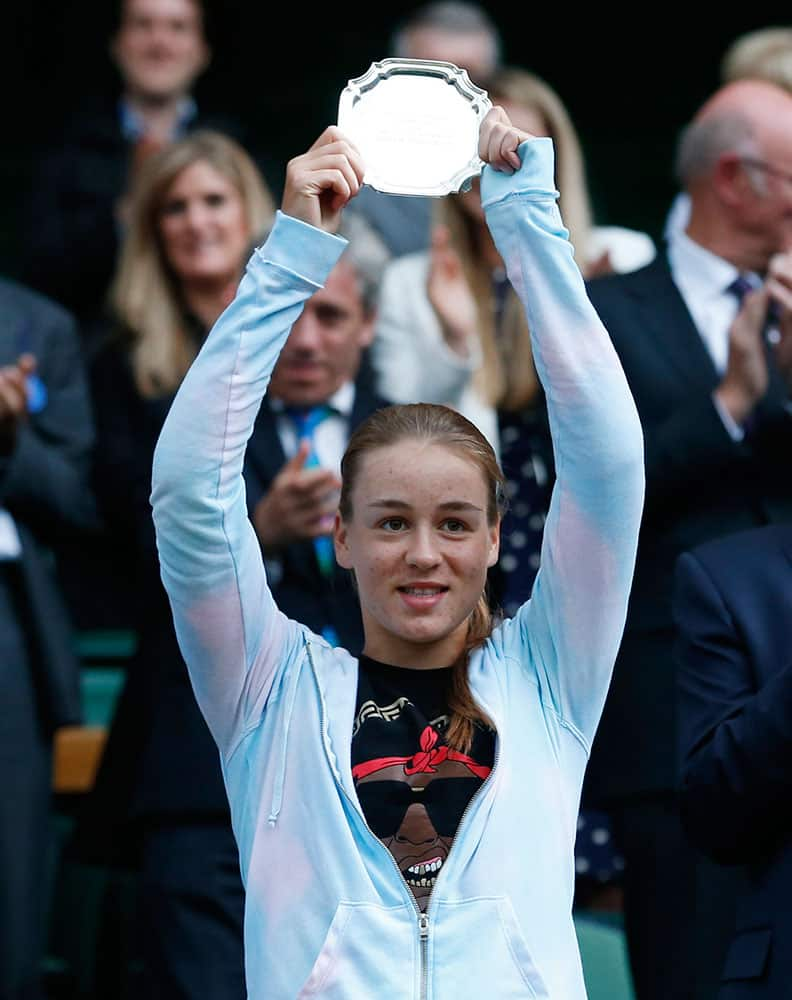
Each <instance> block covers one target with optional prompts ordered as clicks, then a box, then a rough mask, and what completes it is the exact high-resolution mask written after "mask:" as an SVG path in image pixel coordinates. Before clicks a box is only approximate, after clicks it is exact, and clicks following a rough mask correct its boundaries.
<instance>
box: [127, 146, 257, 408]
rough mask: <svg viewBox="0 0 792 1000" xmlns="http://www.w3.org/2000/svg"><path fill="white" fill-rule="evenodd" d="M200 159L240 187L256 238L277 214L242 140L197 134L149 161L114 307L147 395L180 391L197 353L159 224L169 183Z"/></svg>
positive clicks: (134, 198) (136, 197)
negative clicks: (186, 325) (179, 387)
mask: <svg viewBox="0 0 792 1000" xmlns="http://www.w3.org/2000/svg"><path fill="white" fill-rule="evenodd" d="M198 162H204V163H208V164H209V165H210V166H211V167H213V168H214V169H215V170H216V171H217V172H218V173H219V174H222V176H223V177H224V178H226V179H227V180H228V181H230V182H231V184H232V185H233V186H234V188H235V189H236V191H237V192H238V193H239V195H240V198H241V199H242V204H243V206H244V210H245V216H246V219H247V225H248V231H249V233H250V240H251V244H252V243H253V242H254V241H255V240H256V239H257V238H258V237H259V236H261V235H262V234H263V233H264V231H265V229H266V227H267V226H268V225H269V224H270V223H271V221H272V218H273V216H274V203H273V200H272V196H271V195H270V193H269V191H268V190H267V188H266V186H265V184H264V181H263V180H262V178H261V176H260V174H259V172H258V169H257V168H256V166H255V164H254V163H253V161H252V160H251V158H250V157H249V156H248V154H247V153H246V152H245V150H244V149H243V148H242V147H241V146H240V145H239V144H238V143H237V142H235V141H234V140H233V139H231V138H229V137H228V136H226V135H222V134H221V133H219V132H210V131H199V132H194V133H192V134H191V135H189V136H187V137H186V138H184V139H180V140H179V141H177V142H174V143H172V144H171V145H169V146H167V147H166V148H165V149H163V150H161V151H160V152H158V153H155V154H153V155H152V156H151V157H150V158H149V159H148V160H146V162H145V163H144V164H143V166H142V167H141V170H140V174H139V176H138V177H137V178H136V181H135V184H134V187H133V190H132V193H131V217H130V220H129V225H128V229H127V233H126V237H125V239H124V243H123V246H122V250H121V257H120V260H119V264H118V269H117V271H116V277H115V280H114V282H113V285H112V288H111V290H110V305H111V308H112V310H113V313H114V315H115V317H116V319H117V320H118V321H119V322H120V323H121V324H122V326H123V327H124V329H125V331H126V332H127V334H128V335H129V336H130V338H131V340H132V365H133V369H134V373H135V381H136V383H137V386H138V389H139V391H140V392H141V393H142V395H144V396H147V397H152V396H161V395H166V394H168V393H171V392H174V391H175V390H176V389H177V388H178V386H179V384H180V382H181V380H182V379H183V378H184V375H185V374H186V372H187V369H188V368H189V366H190V364H191V363H192V361H193V359H194V357H195V353H196V347H195V345H194V343H193V342H192V340H191V338H190V337H189V336H188V333H187V331H186V329H185V325H184V307H183V304H182V301H181V298H180V294H179V287H178V281H177V279H176V276H175V275H174V274H173V272H172V270H171V268H170V267H169V265H168V262H167V260H166V258H165V253H164V250H163V246H162V240H161V237H160V229H159V223H160V213H161V211H162V206H163V202H164V200H165V197H166V195H167V192H168V190H169V188H170V187H171V185H172V184H173V182H174V181H175V180H176V178H177V177H178V175H179V174H180V173H182V171H183V170H186V169H187V167H190V166H192V165H193V164H194V163H198ZM242 264H243V261H240V268H241V267H242Z"/></svg>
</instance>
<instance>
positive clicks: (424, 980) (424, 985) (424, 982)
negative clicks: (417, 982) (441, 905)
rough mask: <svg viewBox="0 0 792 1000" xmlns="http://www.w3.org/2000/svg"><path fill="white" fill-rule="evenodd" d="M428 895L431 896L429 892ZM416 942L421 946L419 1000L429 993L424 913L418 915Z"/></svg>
mask: <svg viewBox="0 0 792 1000" xmlns="http://www.w3.org/2000/svg"><path fill="white" fill-rule="evenodd" d="M408 888H409V887H408ZM429 896H430V898H431V893H429ZM427 905H428V903H427ZM418 942H419V944H420V948H421V1000H426V998H427V996H428V993H429V917H427V915H426V914H425V913H421V914H420V915H419V917H418Z"/></svg>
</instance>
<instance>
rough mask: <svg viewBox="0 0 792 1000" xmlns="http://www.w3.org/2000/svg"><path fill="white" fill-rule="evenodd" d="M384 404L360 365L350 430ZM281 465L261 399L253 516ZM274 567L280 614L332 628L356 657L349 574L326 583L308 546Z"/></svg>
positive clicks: (295, 548) (250, 481)
mask: <svg viewBox="0 0 792 1000" xmlns="http://www.w3.org/2000/svg"><path fill="white" fill-rule="evenodd" d="M385 405H386V403H385V401H384V400H383V399H382V398H380V397H379V396H377V395H376V393H375V391H374V389H373V387H372V384H371V378H370V375H369V372H368V368H367V366H366V365H365V364H364V366H363V368H362V370H361V375H360V376H359V377H358V380H357V382H356V385H355V402H354V405H353V408H352V415H351V418H350V429H351V430H354V429H355V428H356V427H357V426H358V424H360V423H361V422H362V421H363V420H365V419H366V417H368V416H369V415H370V414H371V413H373V412H374V410H376V409H379V408H380V407H381V406H385ZM285 461H286V456H285V455H284V453H283V447H282V446H281V443H280V438H279V437H278V432H277V426H276V421H275V415H274V413H273V411H272V409H271V407H270V405H269V401H268V400H267V398H266V397H265V398H264V401H263V402H262V404H261V409H260V411H259V415H258V418H257V420H256V424H255V427H254V429H253V436H252V437H251V439H250V441H249V443H248V450H247V455H246V458H245V469H244V475H245V487H246V490H247V502H248V510H249V511H250V512H251V514H252V512H253V509H254V508H255V506H256V504H257V503H258V502H259V500H261V498H262V497H263V496H264V494H265V493H266V492H267V491H268V490H269V488H270V486H271V484H272V481H273V479H274V478H275V476H276V475H277V474H278V472H279V471H280V469H281V467H282V466H283V464H284V463H285ZM278 562H279V563H280V566H279V579H278V580H277V581H273V584H272V592H273V595H274V597H275V602H276V604H277V605H278V607H279V608H280V609H281V611H283V612H284V614H286V615H288V617H289V618H294V619H295V620H296V621H299V622H302V623H303V624H305V625H307V626H308V627H309V628H311V629H313V630H314V631H315V632H318V633H320V634H321V632H322V629H323V628H324V627H325V626H327V625H331V626H333V628H334V629H335V630H336V632H337V634H338V637H339V640H340V643H341V645H342V646H344V647H345V648H346V649H348V650H349V651H350V652H351V653H352V654H353V655H355V656H357V655H358V653H359V652H360V650H361V649H362V648H363V623H362V620H361V617H360V607H359V604H358V598H357V594H356V592H355V590H354V587H353V585H352V579H351V576H350V574H349V573H348V572H347V571H346V570H343V569H341V568H340V567H338V566H334V569H333V575H332V577H331V578H330V580H329V581H328V580H326V579H325V578H324V577H323V576H322V574H321V573H320V571H319V565H318V562H317V559H316V553H315V551H314V547H313V545H312V544H311V542H296V543H294V544H292V545H290V546H288V548H287V549H286V550H285V551H284V552H283V553H282V554H280V556H279V557H278Z"/></svg>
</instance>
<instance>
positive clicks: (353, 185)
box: [281, 125, 364, 233]
mask: <svg viewBox="0 0 792 1000" xmlns="http://www.w3.org/2000/svg"><path fill="white" fill-rule="evenodd" d="M363 173H364V167H363V160H362V158H361V156H360V152H359V151H358V150H357V149H356V148H355V146H353V145H352V143H351V142H350V141H349V140H348V139H347V138H346V137H345V136H344V134H343V132H341V130H340V129H339V128H337V127H336V126H335V125H331V126H330V127H329V128H326V129H325V130H324V132H322V134H321V135H320V136H319V138H318V139H317V140H316V142H315V143H314V144H313V146H311V148H310V149H309V150H308V152H307V153H303V154H302V156H296V157H295V158H294V159H293V160H290V161H289V164H288V166H287V168H286V184H285V188H284V192H283V202H282V205H281V209H282V210H283V212H285V213H286V215H291V216H292V217H293V218H295V219H300V220H301V221H302V222H307V223H308V224H309V225H311V226H315V227H316V228H317V229H324V230H325V232H328V233H334V232H336V230H337V229H338V226H339V224H340V222H341V213H342V210H343V208H344V206H345V205H346V204H347V202H348V201H349V200H350V199H351V198H354V197H355V195H356V194H357V193H358V191H359V190H360V185H361V184H362V183H363Z"/></svg>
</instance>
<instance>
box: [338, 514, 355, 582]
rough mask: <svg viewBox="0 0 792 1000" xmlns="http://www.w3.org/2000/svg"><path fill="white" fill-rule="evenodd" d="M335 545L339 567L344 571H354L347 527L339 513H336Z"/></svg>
mask: <svg viewBox="0 0 792 1000" xmlns="http://www.w3.org/2000/svg"><path fill="white" fill-rule="evenodd" d="M333 545H334V547H335V557H336V562H337V563H338V565H339V566H340V567H341V568H342V569H352V556H351V554H350V551H349V541H348V536H347V527H346V524H345V523H344V520H343V518H342V517H341V514H340V513H339V512H338V511H336V516H335V524H334V525H333Z"/></svg>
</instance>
